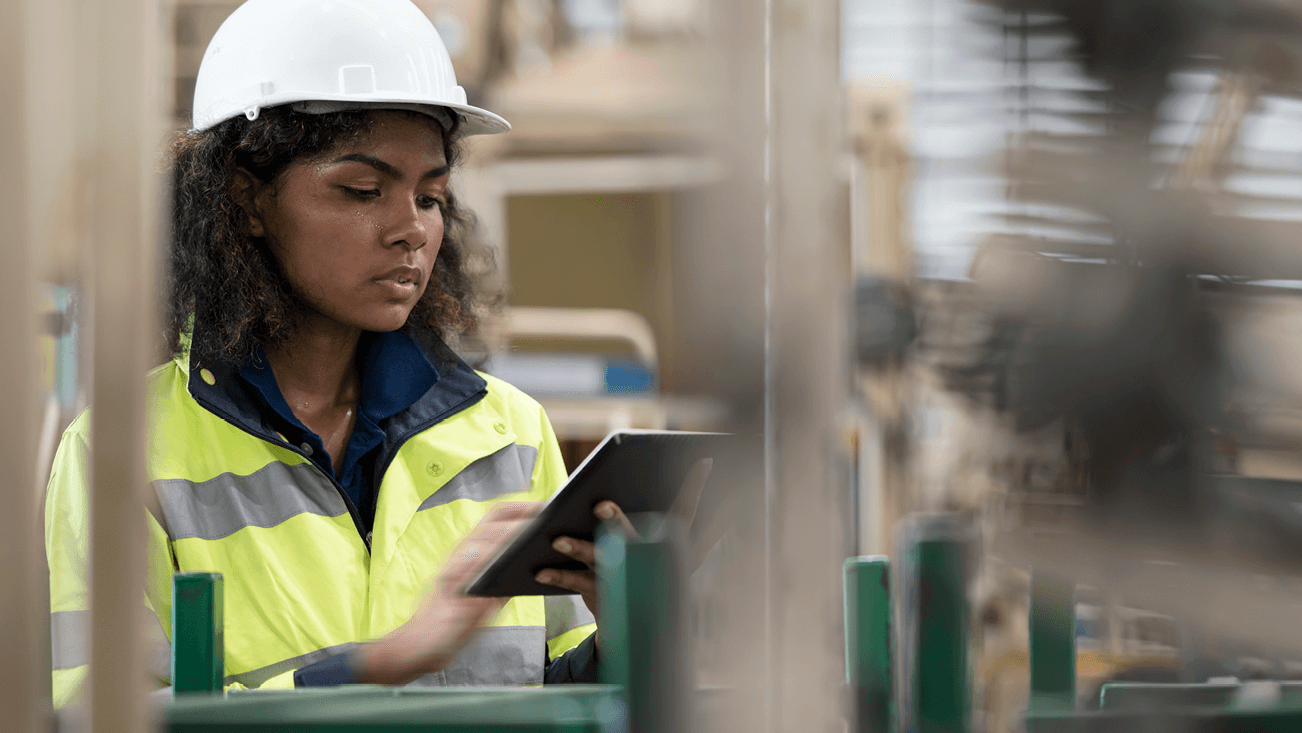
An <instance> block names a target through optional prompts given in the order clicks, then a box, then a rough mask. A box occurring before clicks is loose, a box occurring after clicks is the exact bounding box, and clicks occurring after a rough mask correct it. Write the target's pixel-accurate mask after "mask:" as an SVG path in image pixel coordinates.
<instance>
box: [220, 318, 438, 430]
mask: <svg viewBox="0 0 1302 733" xmlns="http://www.w3.org/2000/svg"><path fill="white" fill-rule="evenodd" d="M357 362H358V363H357V371H358V374H359V375H360V376H361V379H362V385H361V394H360V395H359V396H358V400H357V412H358V417H359V418H362V417H363V416H364V417H365V418H367V419H368V420H369V421H370V422H372V423H375V424H377V425H378V424H379V423H380V421H381V420H384V419H385V418H389V417H392V416H394V415H396V414H398V413H399V412H402V411H403V410H405V409H407V408H408V407H411V406H412V405H413V404H415V403H416V401H417V400H419V399H420V398H421V397H422V396H423V395H424V394H425V393H426V392H428V391H430V389H431V388H432V387H433V386H434V385H435V383H437V382H438V380H439V374H438V371H437V370H436V369H435V368H434V365H433V364H430V361H429V359H428V358H426V356H425V354H424V352H422V351H421V349H420V347H419V346H417V345H416V342H415V341H412V339H411V337H410V336H408V335H407V334H405V333H403V332H401V331H394V332H391V333H371V332H367V333H363V334H362V339H361V341H360V342H359V343H358V345H357ZM237 373H238V374H239V376H240V377H241V378H242V379H244V381H246V382H248V383H249V384H250V385H251V386H252V387H253V388H254V389H256V390H257V391H258V393H259V394H260V395H261V396H262V398H263V399H264V400H266V402H267V406H268V407H270V408H271V409H273V410H275V411H276V414H278V415H280V417H281V418H283V419H284V420H285V421H286V422H288V423H290V424H291V425H294V426H296V427H298V428H300V429H302V430H303V431H307V428H306V427H305V426H304V425H303V424H302V423H301V422H299V420H298V418H297V417H295V416H294V412H293V410H291V409H290V407H289V405H288V404H286V402H285V397H284V395H283V394H282V393H281V391H280V386H279V385H278V384H277V383H276V375H275V374H274V373H272V371H271V365H270V364H269V363H268V362H267V357H266V354H265V352H263V350H262V347H261V346H259V347H258V349H257V351H256V353H255V354H254V356H253V358H252V359H250V360H249V362H248V363H247V364H245V365H244V366H242V367H240V368H239V370H238V372H237Z"/></svg>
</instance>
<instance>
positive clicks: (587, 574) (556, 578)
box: [534, 568, 597, 600]
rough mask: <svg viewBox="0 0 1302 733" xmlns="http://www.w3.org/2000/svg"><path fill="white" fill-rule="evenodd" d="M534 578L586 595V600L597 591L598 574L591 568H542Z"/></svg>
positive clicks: (546, 583) (545, 583) (544, 583)
mask: <svg viewBox="0 0 1302 733" xmlns="http://www.w3.org/2000/svg"><path fill="white" fill-rule="evenodd" d="M534 579H535V580H537V581H538V582H539V583H542V584H543V585H554V586H556V587H558V588H564V589H565V590H568V591H573V592H574V593H578V594H579V595H582V596H583V597H584V600H587V599H588V597H590V596H594V595H595V594H596V592H597V575H596V573H594V572H592V571H591V570H561V569H559V568H548V569H546V570H540V571H539V572H538V575H536V576H534Z"/></svg>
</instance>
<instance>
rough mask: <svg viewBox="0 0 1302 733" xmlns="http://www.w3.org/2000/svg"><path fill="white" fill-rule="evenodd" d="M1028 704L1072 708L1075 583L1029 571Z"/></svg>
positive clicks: (1040, 707)
mask: <svg viewBox="0 0 1302 733" xmlns="http://www.w3.org/2000/svg"><path fill="white" fill-rule="evenodd" d="M1029 643H1030V657H1031V707H1032V708H1034V709H1037V710H1074V709H1075V708H1076V583H1075V582H1074V581H1072V580H1068V579H1066V578H1061V577H1057V576H1054V575H1050V574H1048V573H1042V572H1038V571H1032V573H1031V608H1030V642H1029Z"/></svg>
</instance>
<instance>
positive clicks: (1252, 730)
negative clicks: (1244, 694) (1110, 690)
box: [1026, 705, 1302, 733]
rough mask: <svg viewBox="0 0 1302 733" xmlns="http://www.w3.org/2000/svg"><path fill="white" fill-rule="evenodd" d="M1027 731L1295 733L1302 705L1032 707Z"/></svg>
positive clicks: (1301, 721)
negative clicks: (1245, 707) (1081, 709)
mask: <svg viewBox="0 0 1302 733" xmlns="http://www.w3.org/2000/svg"><path fill="white" fill-rule="evenodd" d="M1026 730H1027V733H1163V732H1165V731H1172V732H1174V731H1180V732H1181V733H1183V732H1184V731H1198V732H1200V733H1201V732H1202V731H1209V732H1210V731H1215V733H1296V731H1300V730H1302V706H1297V705H1288V706H1279V707H1276V708H1270V709H1262V710H1231V709H1227V708H1216V707H1201V708H1199V707H1185V708H1177V709H1167V710H1161V711H1156V710H1100V711H1096V712H1077V711H1072V710H1041V711H1037V710H1032V711H1031V713H1030V714H1029V715H1027V717H1026Z"/></svg>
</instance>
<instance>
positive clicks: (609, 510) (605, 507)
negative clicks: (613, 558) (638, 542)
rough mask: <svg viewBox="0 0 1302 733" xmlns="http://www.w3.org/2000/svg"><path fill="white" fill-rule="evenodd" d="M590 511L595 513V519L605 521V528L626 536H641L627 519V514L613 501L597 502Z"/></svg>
mask: <svg viewBox="0 0 1302 733" xmlns="http://www.w3.org/2000/svg"><path fill="white" fill-rule="evenodd" d="M592 513H593V514H595V515H597V519H600V520H601V521H602V522H604V523H605V525H606V528H607V529H613V530H615V531H617V532H619V533H620V534H622V535H624V537H626V538H629V539H632V538H634V537H641V536H642V535H640V534H638V531H637V530H636V529H634V528H633V523H632V522H630V521H628V516H627V515H625V514H624V512H623V510H622V509H620V508H619V505H618V504H616V503H615V502H613V501H602V502H598V503H597V506H595V507H593V509H592Z"/></svg>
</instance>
